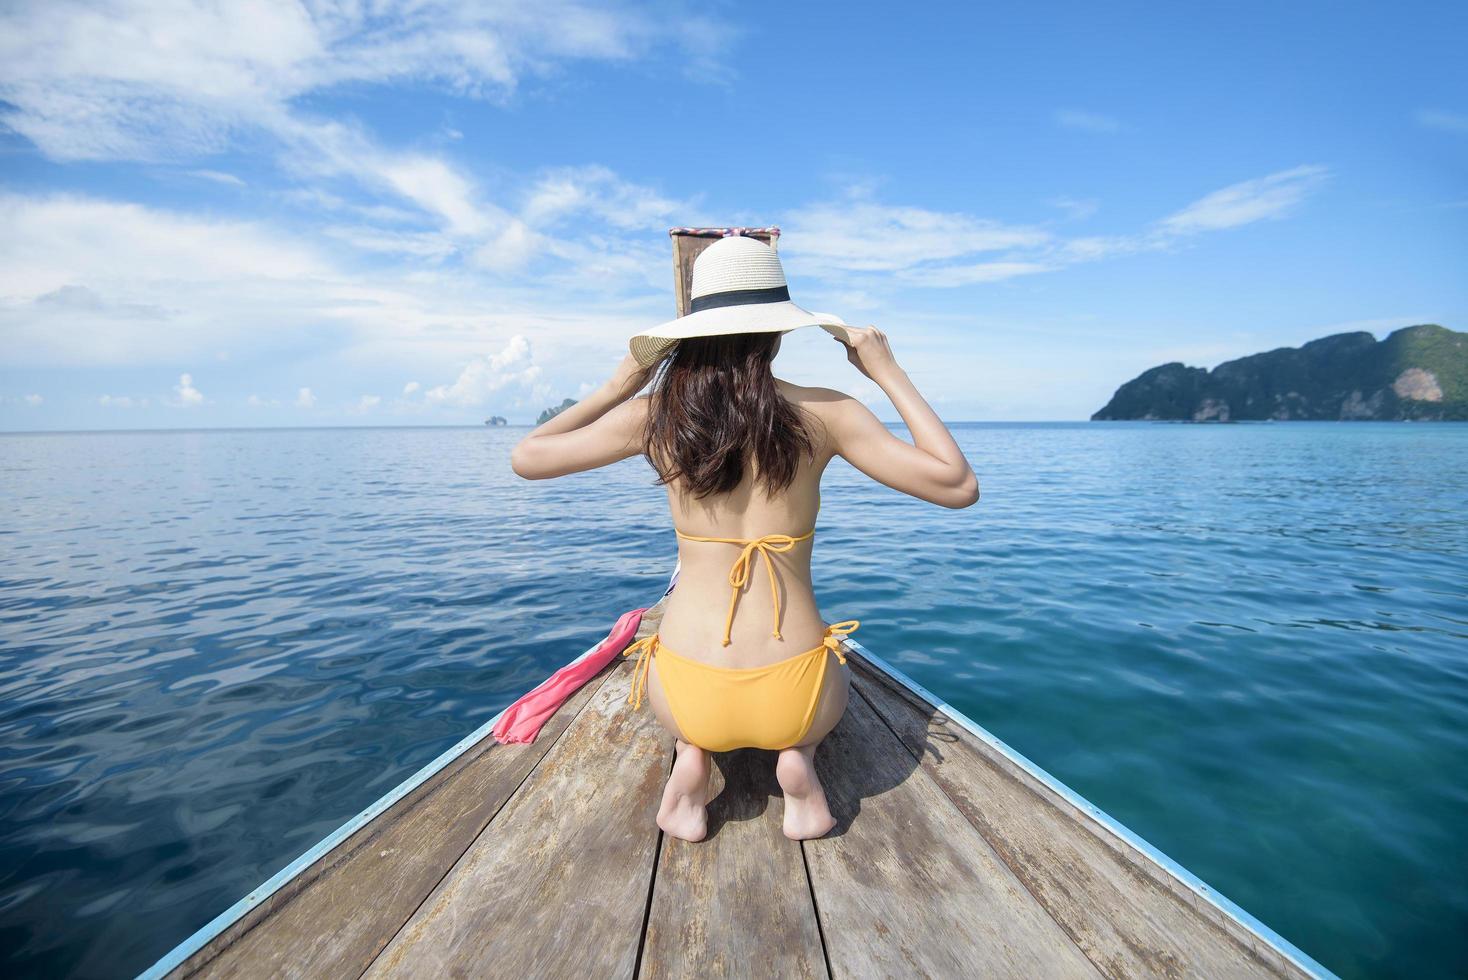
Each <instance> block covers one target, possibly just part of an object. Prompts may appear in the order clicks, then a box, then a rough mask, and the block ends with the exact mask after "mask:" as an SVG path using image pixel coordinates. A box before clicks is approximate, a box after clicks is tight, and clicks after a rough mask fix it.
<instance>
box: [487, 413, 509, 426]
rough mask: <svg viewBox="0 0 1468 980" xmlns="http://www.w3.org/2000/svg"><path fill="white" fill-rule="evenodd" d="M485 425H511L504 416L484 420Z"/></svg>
mask: <svg viewBox="0 0 1468 980" xmlns="http://www.w3.org/2000/svg"><path fill="white" fill-rule="evenodd" d="M484 424H485V425H509V424H510V423H509V422H508V421H507V420H506V419H505V417H504V416H503V415H491V416H490V417H489V418H487V419H485V420H484Z"/></svg>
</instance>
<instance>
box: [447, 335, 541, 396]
mask: <svg viewBox="0 0 1468 980" xmlns="http://www.w3.org/2000/svg"><path fill="white" fill-rule="evenodd" d="M540 376H541V369H540V366H539V365H537V364H535V363H534V359H533V357H532V355H531V351H530V341H528V340H526V339H525V337H524V335H523V334H516V335H515V336H513V337H511V338H510V340H509V342H508V343H507V344H505V347H504V349H503V350H501V351H500V352H499V353H498V354H494V355H492V356H490V357H477V358H475V359H474V360H472V361H470V362H469V363H468V364H466V365H465V366H464V369H463V370H462V371H460V372H459V377H458V378H457V379H456V380H455V381H454V383H453V384H451V385H436V386H435V387H432V388H429V389H428V391H427V392H426V393H425V395H424V397H425V398H426V400H427V401H428V402H429V403H430V404H433V405H452V406H456V407H460V408H472V407H475V406H479V405H483V404H484V403H485V402H486V401H488V400H489V397H490V396H491V395H493V394H495V393H497V392H499V391H501V390H502V389H504V388H507V387H511V386H520V387H531V388H533V386H534V384H535V382H536V381H537V380H538V379H539V378H540Z"/></svg>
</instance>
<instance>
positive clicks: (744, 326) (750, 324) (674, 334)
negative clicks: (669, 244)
mask: <svg viewBox="0 0 1468 980" xmlns="http://www.w3.org/2000/svg"><path fill="white" fill-rule="evenodd" d="M801 327H821V328H823V329H824V330H826V332H827V333H830V334H832V335H833V336H836V337H839V338H841V339H842V340H849V337H848V335H847V333H846V327H847V323H846V322H845V321H844V320H842V319H841V318H840V317H839V316H836V315H835V314H834V313H814V312H812V311H810V310H807V309H805V308H803V307H801V306H797V305H796V304H795V303H792V302H790V301H788V300H784V301H781V302H778V303H751V304H746V305H743V306H721V307H716V308H714V309H712V310H703V311H701V312H699V313H690V314H688V315H687V316H680V317H678V318H677V319H676V320H669V321H668V322H666V323H660V324H658V325H657V326H655V327H650V328H648V329H647V330H643V331H641V332H640V333H637V334H634V335H633V336H632V339H631V340H630V341H628V347H629V349H630V350H631V351H632V356H633V357H635V358H637V363H639V364H641V365H642V366H643V367H648V366H650V365H652V364H656V363H657V362H658V361H659V360H661V359H662V357H663V355H664V354H666V353H667V352H668V350H669V349H670V348H672V346H673V345H674V344H676V343H677V342H678V341H680V340H683V339H684V338H687V337H723V336H727V335H729V334H737V333H785V332H787V331H790V330H799V329H800V328H801Z"/></svg>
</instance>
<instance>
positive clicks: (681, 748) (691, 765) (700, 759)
mask: <svg viewBox="0 0 1468 980" xmlns="http://www.w3.org/2000/svg"><path fill="white" fill-rule="evenodd" d="M673 744H674V746H675V752H676V755H677V757H676V758H675V759H674V760H673V772H672V774H671V775H670V776H668V785H667V786H666V787H664V788H663V802H662V805H661V806H660V807H658V826H659V827H661V828H663V831H664V832H665V833H669V834H672V835H673V836H674V837H677V838H680V839H682V840H686V841H700V840H703V836H704V834H706V833H708V790H709V776H710V775H711V774H712V773H713V766H712V765H711V764H710V760H709V754H708V753H707V752H705V751H704V750H703V749H701V748H699V747H698V746H697V745H694V744H693V743H691V742H685V741H683V740H682V739H681V738H676V737H675V738H674V739H673Z"/></svg>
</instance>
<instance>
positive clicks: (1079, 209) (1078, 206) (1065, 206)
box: [1046, 196, 1101, 221]
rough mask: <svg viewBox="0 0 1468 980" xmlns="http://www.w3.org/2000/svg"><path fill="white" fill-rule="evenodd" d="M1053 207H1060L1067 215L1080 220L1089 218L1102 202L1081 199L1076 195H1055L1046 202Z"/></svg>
mask: <svg viewBox="0 0 1468 980" xmlns="http://www.w3.org/2000/svg"><path fill="white" fill-rule="evenodd" d="M1046 203H1047V204H1049V205H1050V206H1051V207H1054V208H1059V209H1060V210H1062V211H1064V212H1065V213H1066V216H1067V217H1069V218H1072V219H1074V220H1077V221H1080V220H1082V219H1084V218H1089V217H1090V216H1091V215H1093V214H1095V213H1096V211H1097V210H1098V209H1099V208H1100V206H1101V205H1100V204H1099V203H1098V202H1097V201H1094V200H1079V199H1077V198H1074V197H1064V196H1062V197H1055V198H1051V199H1050V200H1049V201H1047V202H1046Z"/></svg>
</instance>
